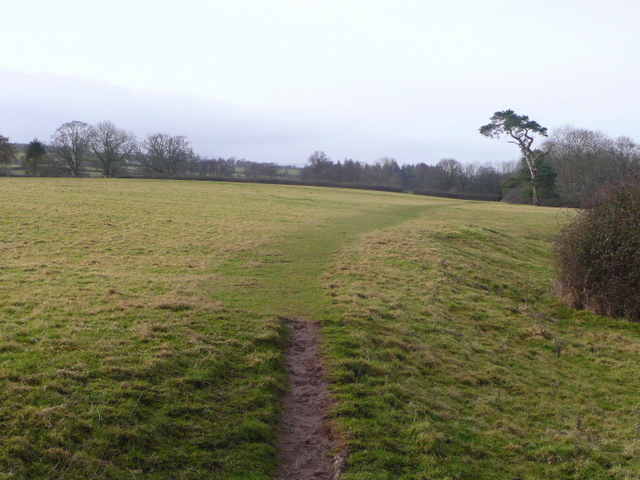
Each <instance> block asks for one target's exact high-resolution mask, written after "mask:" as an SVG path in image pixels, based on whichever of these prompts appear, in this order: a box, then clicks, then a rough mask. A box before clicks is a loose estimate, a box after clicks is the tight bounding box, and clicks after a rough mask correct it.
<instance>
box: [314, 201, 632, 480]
mask: <svg viewBox="0 0 640 480" xmlns="http://www.w3.org/2000/svg"><path fill="white" fill-rule="evenodd" d="M559 215H560V216H559ZM558 221H562V216H561V214H559V212H558V211H557V210H552V209H540V208H531V207H513V206H504V205H495V204H493V205H491V204H480V203H475V204H473V203H467V204H464V205H456V206H449V207H447V208H443V209H435V210H433V211H432V212H430V213H429V214H428V215H427V216H425V217H423V218H420V219H418V220H414V221H409V222H406V223H403V224H402V225H401V226H396V227H394V228H391V229H389V228H388V229H382V230H379V231H375V232H370V233H367V234H365V235H363V236H362V237H361V239H360V241H359V242H358V243H356V244H354V245H352V246H350V247H348V248H346V249H345V250H344V251H343V252H342V253H341V254H340V255H338V256H337V257H336V258H335V260H334V262H333V263H332V264H331V266H330V267H329V268H327V269H326V272H325V275H324V285H325V291H326V294H327V295H328V296H329V297H330V298H332V299H333V302H334V307H335V308H336V309H337V310H338V311H339V312H341V313H340V317H339V318H338V319H337V320H334V321H327V322H325V328H324V335H325V339H326V343H325V348H326V351H327V352H328V356H329V358H330V359H331V365H332V372H333V373H332V379H333V388H334V391H335V394H336V397H337V399H338V402H337V405H336V407H335V418H334V420H335V421H336V422H337V424H338V425H340V426H341V429H342V432H343V434H344V435H345V438H346V443H347V445H348V446H349V448H350V458H349V460H348V468H347V470H346V471H345V473H344V474H343V476H342V477H341V478H343V479H345V480H355V479H358V480H361V479H372V480H373V479H376V480H380V479H390V480H391V479H436V478H437V479H454V478H464V479H471V478H473V479H502V478H505V479H515V478H523V479H524V478H563V479H564V478H572V479H602V478H616V479H631V478H638V472H640V460H639V459H640V443H639V435H640V410H639V405H640V392H639V391H638V389H637V388H636V387H635V385H636V383H637V379H638V377H639V376H640V365H639V363H638V353H639V352H640V334H639V328H638V325H637V324H629V323H626V322H624V321H611V320H607V319H604V318H601V317H597V316H594V315H591V314H589V313H586V312H576V311H573V310H570V309H568V308H566V307H565V306H563V305H561V304H559V303H557V302H556V301H555V300H554V299H553V298H552V297H551V295H550V293H549V292H550V279H551V277H552V270H551V258H550V253H549V252H550V243H551V241H552V240H553V238H554V236H555V232H556V229H557V223H558Z"/></svg>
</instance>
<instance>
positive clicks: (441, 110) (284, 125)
mask: <svg viewBox="0 0 640 480" xmlns="http://www.w3.org/2000/svg"><path fill="white" fill-rule="evenodd" d="M2 3H3V5H2V19H3V21H2V28H0V112H1V113H0V134H2V135H5V136H9V137H10V139H11V141H14V142H21V143H26V142H28V141H30V140H31V139H33V138H34V137H37V138H39V139H41V140H44V141H49V140H50V137H51V135H52V134H53V132H54V131H55V130H56V128H58V127H59V126H60V125H62V124H63V123H65V122H68V121H72V120H81V121H84V122H87V123H90V124H95V123H97V122H99V121H102V120H110V121H112V122H114V123H115V124H116V125H117V126H119V127H121V128H125V129H127V130H131V131H133V132H134V133H135V134H136V135H138V136H139V137H144V136H146V135H147V134H149V133H158V132H164V133H169V134H171V135H185V136H186V137H187V139H188V140H190V141H191V144H192V146H193V148H194V150H195V151H196V153H199V154H201V155H204V156H210V157H219V156H222V157H225V158H226V157H230V156H235V157H239V158H246V159H247V160H253V161H259V162H277V163H280V164H292V163H293V164H300V165H301V164H304V162H305V161H306V159H307V158H308V157H309V155H310V154H312V153H313V152H314V151H316V150H323V151H325V152H326V153H327V155H329V156H330V157H331V158H333V159H336V160H342V159H344V158H345V157H348V158H353V159H355V160H360V161H365V162H372V161H375V160H376V159H378V158H380V157H383V156H389V157H394V158H396V159H397V161H398V163H400V164H404V163H418V162H425V163H427V164H435V163H437V162H438V161H439V160H440V159H442V158H455V159H457V160H459V161H461V162H465V163H466V162H488V161H509V160H513V159H516V158H517V157H518V155H517V150H516V148H515V147H514V146H513V145H509V144H507V143H506V141H505V140H504V139H501V140H491V139H486V138H484V137H482V136H481V135H480V134H479V133H478V128H479V127H480V126H481V125H483V124H485V123H488V121H489V118H490V117H491V115H492V114H493V113H494V112H495V111H497V110H504V109H508V108H511V109H514V110H515V111H516V113H519V114H524V115H528V116H529V117H530V118H531V119H533V120H536V121H538V122H539V123H540V124H541V125H543V126H546V127H548V128H549V129H553V128H554V127H562V126H564V125H573V126H576V127H583V128H588V129H593V130H601V131H603V132H604V133H606V134H608V135H610V136H612V137H617V136H620V135H626V136H630V137H632V138H634V139H635V140H638V141H640V122H639V120H640V95H639V92H640V61H638V53H639V52H638V50H639V49H640V27H639V25H638V23H639V21H640V2H638V1H637V0H608V1H606V2H604V1H602V0H537V1H535V2H514V1H513V0H420V1H418V0H180V1H178V0H91V1H89V0H55V1H52V0H19V1H18V0H5V1H3V2H2Z"/></svg>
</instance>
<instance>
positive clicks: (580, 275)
mask: <svg viewBox="0 0 640 480" xmlns="http://www.w3.org/2000/svg"><path fill="white" fill-rule="evenodd" d="M555 256H556V268H557V287H558V292H559V294H560V295H561V296H562V297H563V299H564V300H565V301H567V302H568V303H570V304H571V305H573V306H575V307H577V308H584V309H587V310H590V311H592V312H594V313H597V314H600V315H606V316H610V317H620V318H627V319H629V320H633V321H640V178H633V179H627V180H624V181H619V182H612V183H609V184H606V185H605V186H604V187H602V188H601V189H600V190H598V191H597V192H596V193H595V194H594V195H593V197H592V198H591V200H590V201H589V202H588V203H587V204H586V205H585V208H584V209H582V210H581V211H580V212H579V213H578V214H577V216H576V217H575V218H574V220H573V221H572V222H571V223H570V224H569V225H568V226H567V227H566V228H564V230H563V231H562V232H561V234H560V236H559V237H558V239H557V241H556V244H555Z"/></svg>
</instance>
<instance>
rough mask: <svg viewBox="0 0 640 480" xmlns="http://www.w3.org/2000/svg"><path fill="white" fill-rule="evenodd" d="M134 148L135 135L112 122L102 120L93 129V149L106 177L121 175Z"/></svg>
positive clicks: (97, 163) (97, 162) (98, 165)
mask: <svg viewBox="0 0 640 480" xmlns="http://www.w3.org/2000/svg"><path fill="white" fill-rule="evenodd" d="M134 148H135V135H133V133H131V132H128V131H126V130H123V129H121V128H117V127H116V126H115V125H114V124H113V123H111V122H108V121H107V122H100V123H98V124H97V125H96V126H95V127H93V129H92V131H91V150H92V151H93V153H94V155H95V161H96V166H97V167H98V168H100V170H101V171H102V175H104V176H105V177H117V176H118V175H120V174H121V173H122V170H123V168H124V166H125V165H126V163H127V160H129V158H130V157H131V156H132V154H133V151H134Z"/></svg>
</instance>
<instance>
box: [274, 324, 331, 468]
mask: <svg viewBox="0 0 640 480" xmlns="http://www.w3.org/2000/svg"><path fill="white" fill-rule="evenodd" d="M285 323H286V324H287V325H288V326H289V328H290V330H291V346H290V347H289V351H288V352H287V356H286V360H285V363H286V368H287V373H288V374H289V385H290V390H289V392H288V393H287V394H286V395H285V397H284V410H283V413H282V417H281V418H280V438H279V445H278V450H279V460H278V462H279V464H278V468H277V470H276V479H277V480H310V479H313V480H316V479H317V480H334V479H336V478H337V477H338V473H339V470H340V463H341V459H340V456H335V457H334V456H333V454H335V452H336V451H337V445H336V443H335V441H334V440H333V435H332V432H331V429H330V427H329V425H328V424H327V421H326V418H325V416H326V414H327V411H328V408H329V401H330V398H329V389H328V385H327V382H326V380H325V371H324V368H323V366H322V359H321V358H320V353H319V349H318V343H317V332H318V325H317V324H316V323H314V322H311V321H309V320H300V319H293V320H285Z"/></svg>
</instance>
